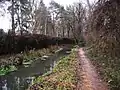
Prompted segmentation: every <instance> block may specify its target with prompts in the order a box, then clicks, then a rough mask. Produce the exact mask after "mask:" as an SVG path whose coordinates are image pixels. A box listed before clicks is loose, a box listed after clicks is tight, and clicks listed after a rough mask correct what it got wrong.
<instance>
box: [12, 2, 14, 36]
mask: <svg viewBox="0 0 120 90" xmlns="http://www.w3.org/2000/svg"><path fill="white" fill-rule="evenodd" d="M14 14H15V13H14V0H12V33H13V34H15V21H14Z"/></svg>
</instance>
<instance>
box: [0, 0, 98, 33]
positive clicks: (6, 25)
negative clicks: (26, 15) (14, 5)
mask: <svg viewBox="0 0 120 90" xmlns="http://www.w3.org/2000/svg"><path fill="white" fill-rule="evenodd" d="M43 1H44V3H45V5H46V6H49V3H50V2H51V0H43ZM54 1H56V2H57V3H59V4H61V5H64V6H66V5H70V4H73V3H75V2H79V1H81V2H82V3H84V4H86V1H87V0H54ZM94 1H96V0H90V3H93V2H94ZM6 9H7V8H6ZM1 28H2V29H4V30H5V31H7V30H8V29H10V28H11V22H10V14H5V16H0V29H1Z"/></svg>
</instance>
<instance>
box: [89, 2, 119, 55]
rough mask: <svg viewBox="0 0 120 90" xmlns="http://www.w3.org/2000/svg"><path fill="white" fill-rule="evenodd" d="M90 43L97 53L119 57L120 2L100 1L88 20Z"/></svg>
mask: <svg viewBox="0 0 120 90" xmlns="http://www.w3.org/2000/svg"><path fill="white" fill-rule="evenodd" d="M87 28H88V30H87V33H88V37H87V38H88V43H89V44H91V47H93V48H94V50H93V51H94V52H95V53H99V54H103V55H106V56H111V57H116V56H117V57H118V56H119V53H120V48H119V46H120V39H119V38H120V1H119V0H99V1H98V2H97V3H96V5H94V8H93V10H92V12H91V13H90V15H89V19H88V27H87Z"/></svg>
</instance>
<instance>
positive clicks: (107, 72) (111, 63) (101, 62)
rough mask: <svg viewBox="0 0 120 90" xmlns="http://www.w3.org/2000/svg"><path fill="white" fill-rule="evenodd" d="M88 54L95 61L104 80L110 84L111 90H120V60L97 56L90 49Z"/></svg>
mask: <svg viewBox="0 0 120 90" xmlns="http://www.w3.org/2000/svg"><path fill="white" fill-rule="evenodd" d="M86 52H87V55H88V56H89V58H90V59H91V60H93V63H94V65H95V66H96V68H97V69H98V71H99V73H100V75H101V76H102V78H103V80H105V81H106V82H107V83H108V84H109V86H110V90H120V58H117V57H114V58H110V57H108V56H106V55H97V54H96V53H94V52H93V51H92V50H90V49H88V50H86Z"/></svg>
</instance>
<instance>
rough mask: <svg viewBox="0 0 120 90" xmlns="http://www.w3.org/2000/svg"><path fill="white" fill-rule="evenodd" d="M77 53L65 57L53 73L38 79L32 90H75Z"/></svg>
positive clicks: (73, 52)
mask: <svg viewBox="0 0 120 90" xmlns="http://www.w3.org/2000/svg"><path fill="white" fill-rule="evenodd" d="M76 61H77V60H76V52H75V51H72V52H71V54H70V55H69V56H66V57H63V58H61V59H60V61H59V62H58V63H57V65H56V66H55V67H54V69H53V71H52V72H51V73H48V74H46V75H43V76H40V77H38V78H37V79H36V80H35V82H34V84H33V85H32V86H31V87H30V90H35V88H36V89H38V90H74V89H75V87H76V81H77V80H76Z"/></svg>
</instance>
